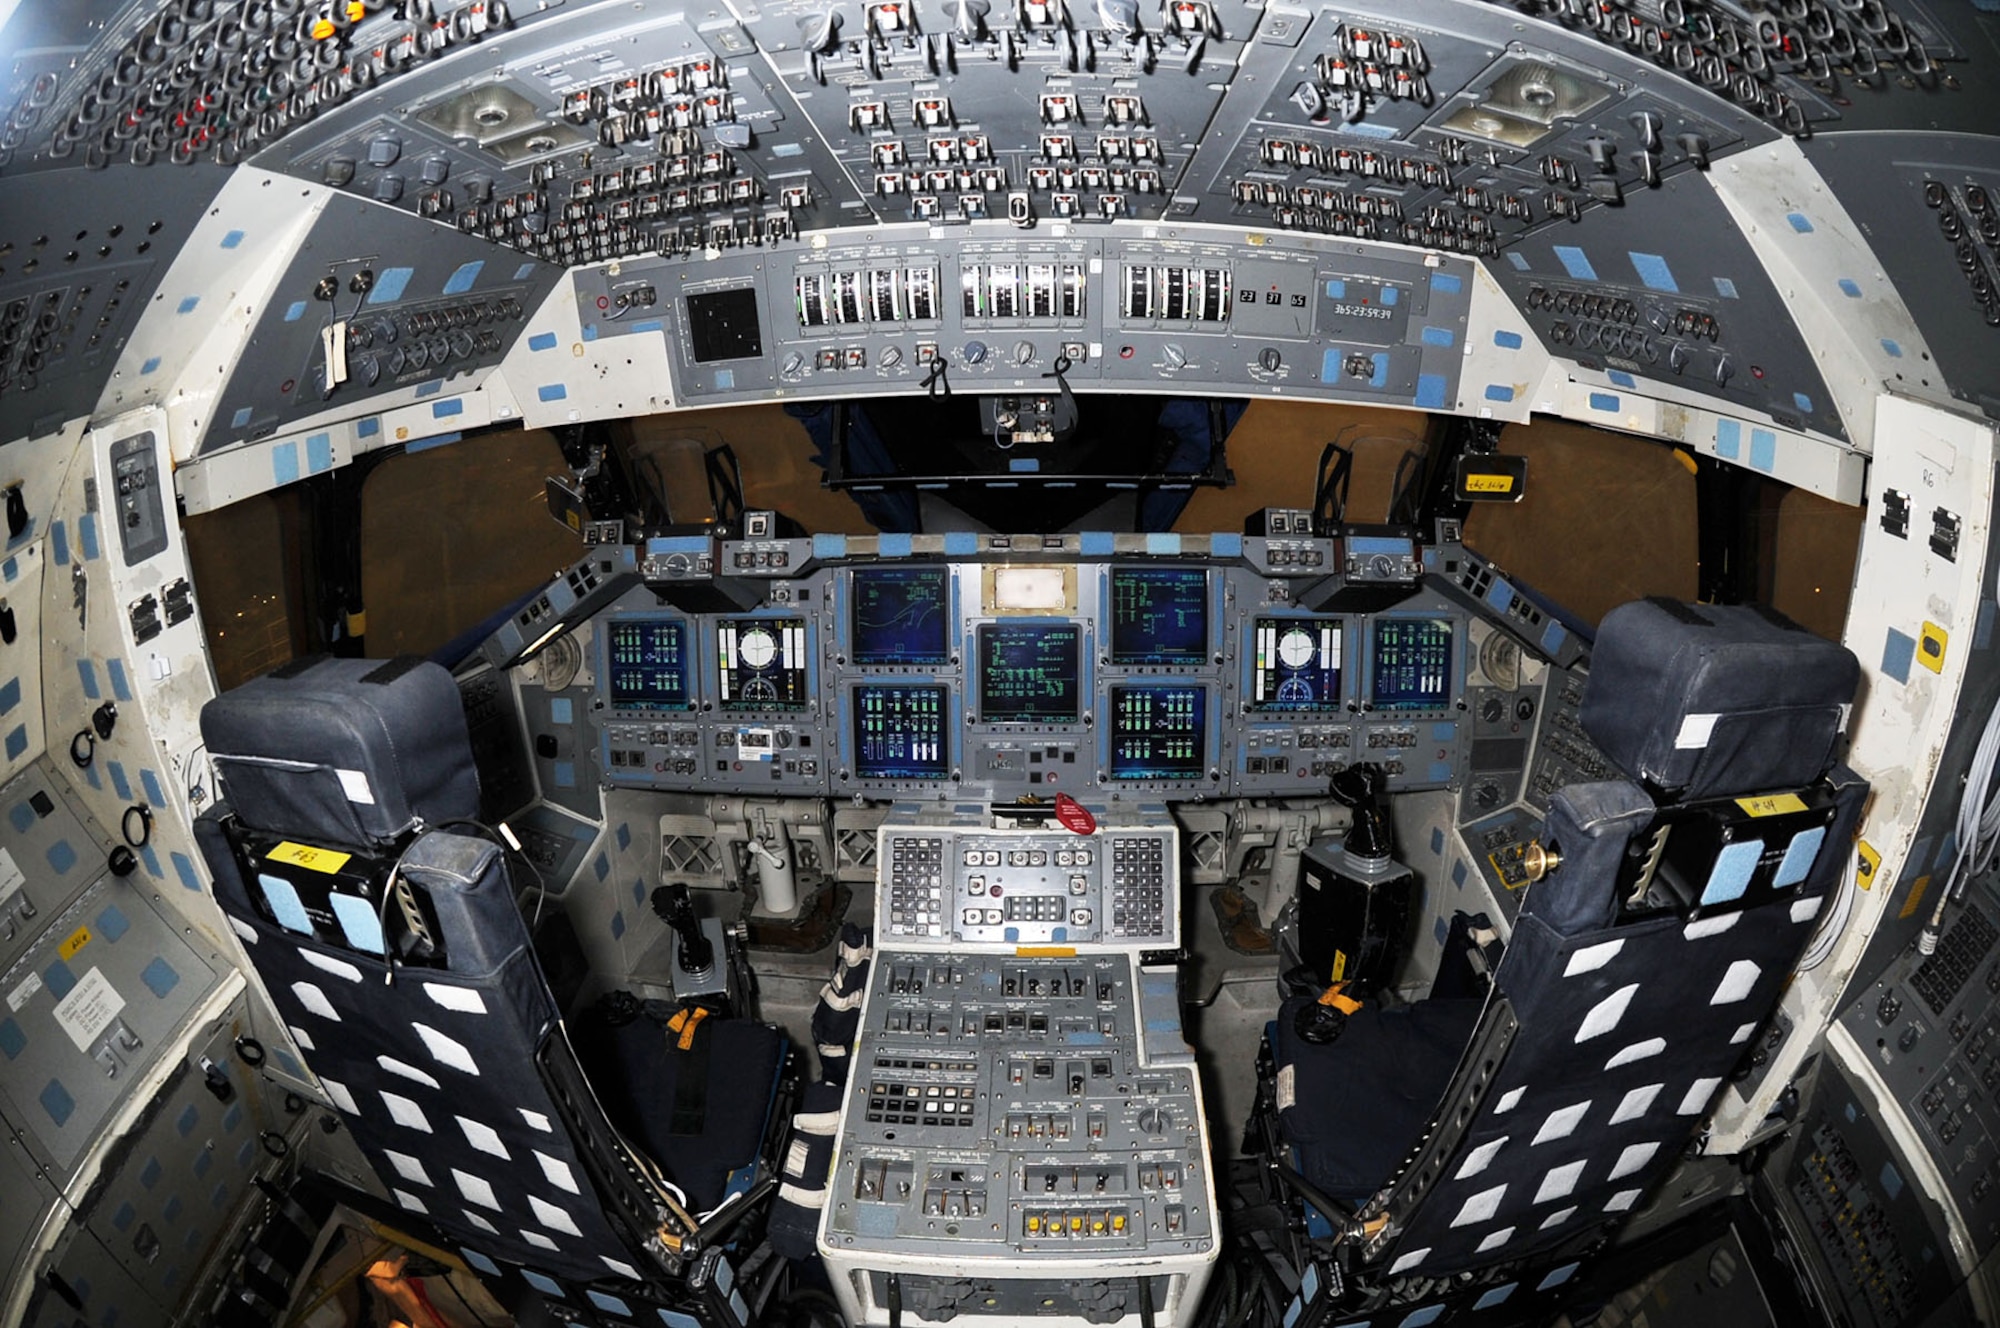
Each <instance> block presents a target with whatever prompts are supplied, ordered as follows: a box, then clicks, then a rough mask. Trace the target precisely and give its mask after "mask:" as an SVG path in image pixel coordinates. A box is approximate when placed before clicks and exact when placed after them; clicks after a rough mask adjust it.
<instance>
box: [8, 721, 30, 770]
mask: <svg viewBox="0 0 2000 1328" xmlns="http://www.w3.org/2000/svg"><path fill="white" fill-rule="evenodd" d="M27 750H28V726H27V725H26V724H16V725H15V726H14V727H13V728H12V729H10V730H8V733H7V759H8V760H10V761H17V760H19V759H20V757H21V753H23V752H25V751H27Z"/></svg>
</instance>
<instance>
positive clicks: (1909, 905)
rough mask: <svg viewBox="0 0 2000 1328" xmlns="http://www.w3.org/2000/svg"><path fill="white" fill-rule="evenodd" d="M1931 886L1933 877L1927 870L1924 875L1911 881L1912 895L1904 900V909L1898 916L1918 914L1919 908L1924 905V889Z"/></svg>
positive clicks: (1904, 916) (1905, 916)
mask: <svg viewBox="0 0 2000 1328" xmlns="http://www.w3.org/2000/svg"><path fill="white" fill-rule="evenodd" d="M1930 888H1931V878H1930V874H1929V873H1928V872H1926V873H1925V874H1924V875H1922V876H1919V877H1918V878H1917V879H1916V880H1915V881H1914V882H1912V883H1911V885H1910V897H1909V898H1908V899H1905V900H1904V901H1903V911H1902V912H1901V913H1898V914H1897V915H1896V916H1897V917H1898V918H1907V917H1914V916H1915V915H1916V912H1917V910H1918V909H1919V908H1921V907H1923V903H1924V891H1926V890H1928V889H1930Z"/></svg>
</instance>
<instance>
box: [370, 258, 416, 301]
mask: <svg viewBox="0 0 2000 1328" xmlns="http://www.w3.org/2000/svg"><path fill="white" fill-rule="evenodd" d="M413 272H414V269H412V268H407V267H392V268H387V269H385V270H384V271H383V273H382V275H381V276H379V277H377V278H376V279H375V289H374V290H372V291H369V292H368V303H370V304H394V303H395V302H396V301H398V300H400V299H402V298H403V291H404V289H405V288H406V287H407V286H408V285H409V284H410V276H411V274H412V273H413Z"/></svg>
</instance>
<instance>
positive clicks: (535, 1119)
mask: <svg viewBox="0 0 2000 1328" xmlns="http://www.w3.org/2000/svg"><path fill="white" fill-rule="evenodd" d="M520 1112H521V1119H522V1120H524V1121H526V1122H528V1126H529V1128H530V1129H536V1130H540V1131H541V1132H542V1133H543V1134H553V1133H555V1127H554V1126H552V1125H550V1124H549V1118H548V1117H547V1116H544V1115H543V1114H542V1113H541V1112H539V1111H529V1110H528V1109H527V1108H526V1107H522V1108H520Z"/></svg>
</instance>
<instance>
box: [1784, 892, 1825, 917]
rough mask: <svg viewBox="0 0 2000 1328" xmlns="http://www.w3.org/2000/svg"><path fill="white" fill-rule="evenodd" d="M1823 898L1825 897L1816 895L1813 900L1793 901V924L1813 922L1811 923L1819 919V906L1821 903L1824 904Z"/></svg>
mask: <svg viewBox="0 0 2000 1328" xmlns="http://www.w3.org/2000/svg"><path fill="white" fill-rule="evenodd" d="M1823 898H1824V897H1823V896H1821V895H1814V896H1813V897H1812V898H1811V899H1795V900H1793V901H1792V921H1793V922H1811V921H1812V920H1813V919H1814V918H1816V917H1818V916H1819V906H1820V903H1821V902H1822V900H1823Z"/></svg>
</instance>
